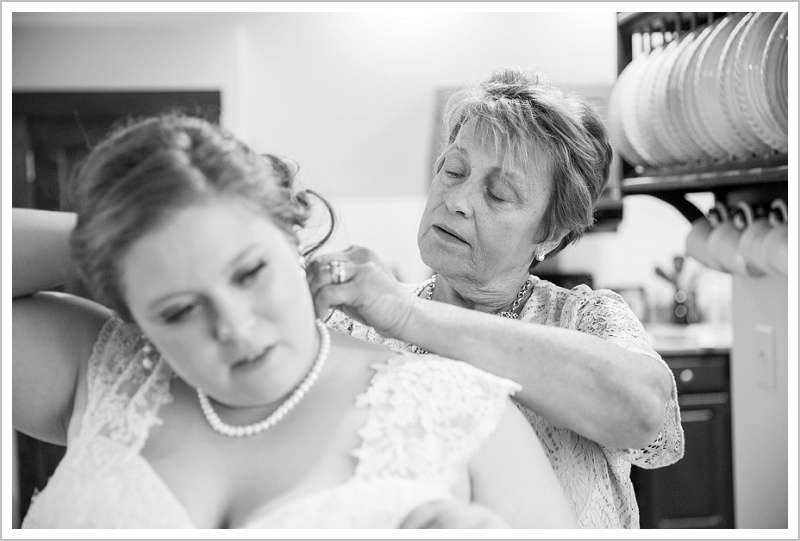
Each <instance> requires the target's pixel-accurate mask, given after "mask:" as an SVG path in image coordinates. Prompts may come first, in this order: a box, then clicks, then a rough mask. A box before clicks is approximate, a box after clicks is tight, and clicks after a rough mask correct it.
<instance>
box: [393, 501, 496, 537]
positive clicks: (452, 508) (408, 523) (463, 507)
mask: <svg viewBox="0 0 800 541" xmlns="http://www.w3.org/2000/svg"><path fill="white" fill-rule="evenodd" d="M400 528H401V529H406V530H410V529H436V528H440V529H445V528H450V529H462V528H475V529H478V528H481V529H492V528H510V526H509V525H508V523H507V522H506V521H505V520H504V519H503V517H501V516H500V515H499V514H498V513H496V512H495V511H493V510H492V509H489V508H488V507H486V506H485V505H481V504H479V503H468V502H462V501H460V500H434V501H431V502H426V503H423V504H422V505H420V506H418V507H416V508H414V509H413V510H412V511H411V512H410V513H409V514H408V515H407V516H406V518H405V519H403V522H402V523H401V524H400Z"/></svg>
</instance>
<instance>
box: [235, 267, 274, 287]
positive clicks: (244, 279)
mask: <svg viewBox="0 0 800 541" xmlns="http://www.w3.org/2000/svg"><path fill="white" fill-rule="evenodd" d="M266 266H267V263H266V262H265V261H259V262H258V263H257V264H256V265H254V266H253V267H250V268H247V269H245V270H244V271H243V272H241V273H238V274H236V275H235V276H234V282H235V283H236V284H238V285H240V286H247V285H249V284H251V283H252V282H253V281H254V280H255V279H256V278H257V277H258V275H259V274H260V273H261V271H262V270H264V268H265V267H266Z"/></svg>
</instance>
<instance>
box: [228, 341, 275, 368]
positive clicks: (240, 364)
mask: <svg viewBox="0 0 800 541" xmlns="http://www.w3.org/2000/svg"><path fill="white" fill-rule="evenodd" d="M270 351H272V346H267V347H265V348H264V349H263V350H261V352H260V353H257V354H255V355H252V356H250V357H245V358H243V359H239V360H238V361H236V362H235V363H233V364H232V365H231V369H232V370H241V369H245V370H250V369H253V368H255V367H256V366H259V365H261V364H263V363H264V361H265V360H266V358H267V356H268V355H269V352H270Z"/></svg>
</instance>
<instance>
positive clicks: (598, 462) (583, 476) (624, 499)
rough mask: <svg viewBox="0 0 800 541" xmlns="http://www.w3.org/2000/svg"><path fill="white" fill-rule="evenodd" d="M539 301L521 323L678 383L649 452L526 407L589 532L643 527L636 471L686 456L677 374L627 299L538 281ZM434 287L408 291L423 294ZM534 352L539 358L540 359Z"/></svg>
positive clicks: (333, 321)
mask: <svg viewBox="0 0 800 541" xmlns="http://www.w3.org/2000/svg"><path fill="white" fill-rule="evenodd" d="M530 279H531V283H532V285H531V289H532V292H531V295H530V297H529V298H528V300H527V301H526V303H525V305H524V307H523V308H522V312H521V313H520V316H519V319H520V320H521V321H525V322H528V323H533V324H537V325H548V326H553V327H561V328H565V329H572V330H577V331H580V332H585V333H588V334H591V335H594V336H597V337H599V338H602V339H604V340H608V341H610V342H613V343H615V344H617V345H618V346H620V347H622V348H624V349H627V350H629V351H636V352H638V353H643V354H645V355H648V356H650V357H652V358H653V359H656V360H657V361H658V362H659V363H661V364H662V365H663V367H664V369H665V370H667V371H668V372H669V374H670V377H671V378H672V394H671V397H670V400H669V403H668V404H667V405H666V410H665V412H664V421H663V424H662V426H661V430H660V431H659V433H658V435H657V436H656V438H655V440H654V441H653V442H652V443H651V444H650V445H648V446H647V447H646V448H644V449H609V448H607V447H603V446H601V445H599V444H598V443H596V442H594V441H592V440H590V439H587V438H584V437H583V436H580V435H579V434H577V433H575V432H573V431H571V430H568V429H566V428H561V427H558V426H556V425H554V424H553V423H551V422H550V421H549V420H547V419H545V418H544V417H542V416H541V415H539V414H538V413H536V412H534V411H532V410H530V409H528V408H525V407H524V406H522V405H520V404H518V406H519V408H520V410H522V412H523V413H524V414H525V416H526V417H527V418H528V421H529V422H530V424H531V426H532V427H533V429H534V431H535V432H536V435H537V436H538V437H539V440H540V441H541V443H542V445H543V446H544V448H545V451H546V452H547V455H548V458H549V459H550V464H551V466H553V469H554V470H555V472H556V476H557V477H558V479H559V481H560V482H561V485H562V486H563V488H564V492H565V493H566V495H567V499H568V500H569V501H570V503H571V505H572V508H573V511H574V512H575V516H577V517H578V522H579V524H580V527H581V528H638V527H639V508H638V506H637V503H636V496H635V494H634V491H633V485H632V484H631V480H630V472H631V465H636V466H638V467H641V468H645V469H653V468H660V467H663V466H668V465H670V464H674V463H675V462H677V461H678V460H679V459H680V458H682V457H683V453H684V440H683V428H682V427H681V422H680V408H679V407H678V393H677V387H676V385H675V379H674V377H673V376H672V371H671V370H670V369H669V367H668V366H667V364H666V363H665V362H664V360H663V359H662V358H661V356H660V355H659V354H658V353H656V352H655V351H654V350H653V348H651V347H650V345H649V344H648V342H647V340H646V337H645V332H644V328H643V327H642V324H641V323H640V322H639V320H638V319H637V318H636V316H635V315H634V314H633V312H632V311H631V309H630V308H629V307H628V305H627V304H626V303H625V301H624V299H623V298H622V297H621V296H620V295H618V294H617V293H615V292H613V291H611V290H607V289H597V290H592V289H591V288H589V287H588V286H586V285H579V286H576V287H574V288H572V289H565V288H562V287H559V286H556V285H555V284H553V283H551V282H548V281H546V280H540V279H539V278H538V277H536V276H533V275H531V276H530ZM429 283H430V280H427V281H425V282H422V283H420V284H408V285H407V287H408V288H409V289H410V290H411V291H412V293H413V294H415V295H419V294H420V293H421V292H422V291H423V290H424V289H425V288H426V287H427V286H428V284H429ZM328 326H330V327H331V328H333V329H336V330H338V331H341V332H346V333H349V334H351V335H352V336H355V337H357V338H360V339H362V340H366V341H367V342H373V343H378V344H384V345H386V346H388V347H390V348H392V349H394V350H397V351H413V350H414V348H413V346H412V344H409V343H407V342H403V341H400V340H396V339H393V338H386V337H384V336H381V335H380V334H379V333H377V332H376V331H375V330H374V329H372V328H371V327H367V326H364V325H361V324H359V323H358V322H356V321H353V320H351V319H350V318H348V317H347V316H346V315H345V314H343V313H341V312H338V311H337V312H334V313H333V315H332V316H331V318H330V319H329V321H328ZM533 354H534V353H533V352H532V355H533Z"/></svg>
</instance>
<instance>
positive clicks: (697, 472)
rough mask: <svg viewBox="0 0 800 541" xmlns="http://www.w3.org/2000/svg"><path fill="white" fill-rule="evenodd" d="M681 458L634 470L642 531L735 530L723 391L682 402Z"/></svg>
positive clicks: (691, 396)
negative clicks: (647, 529)
mask: <svg viewBox="0 0 800 541" xmlns="http://www.w3.org/2000/svg"><path fill="white" fill-rule="evenodd" d="M680 407H681V423H682V425H683V430H684V436H685V444H686V447H685V453H684V457H683V458H682V459H681V460H679V461H678V462H677V463H676V464H673V465H672V466H667V467H666V468H659V469H655V470H643V469H640V468H634V471H633V472H632V475H631V476H632V479H633V482H634V487H635V489H636V497H637V500H638V503H639V513H640V517H641V527H642V528H671V529H672V528H733V527H734V524H733V475H732V465H731V463H732V462H731V434H730V426H731V425H730V403H729V396H728V394H727V393H705V394H689V395H684V396H683V397H681V398H680Z"/></svg>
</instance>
